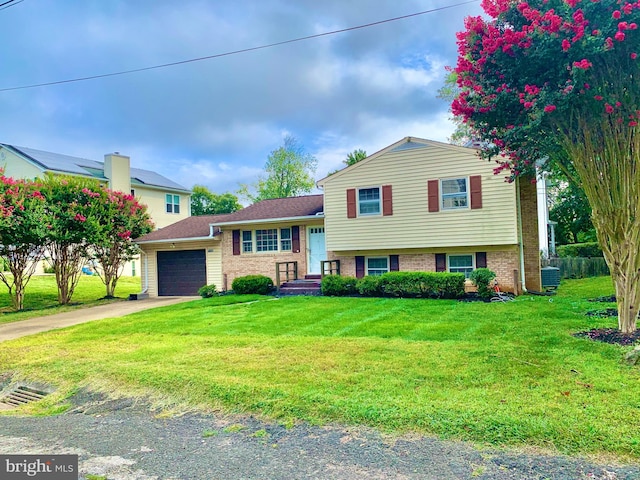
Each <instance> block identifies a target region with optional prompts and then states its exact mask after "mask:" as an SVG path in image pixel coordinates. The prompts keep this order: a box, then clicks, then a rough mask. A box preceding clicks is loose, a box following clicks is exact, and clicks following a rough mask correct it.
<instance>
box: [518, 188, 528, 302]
mask: <svg viewBox="0 0 640 480" xmlns="http://www.w3.org/2000/svg"><path fill="white" fill-rule="evenodd" d="M516 201H517V204H518V247H519V253H520V281H521V282H522V291H523V292H526V291H527V285H526V282H525V274H524V239H523V233H522V202H521V198H520V178H518V179H517V180H516Z"/></svg>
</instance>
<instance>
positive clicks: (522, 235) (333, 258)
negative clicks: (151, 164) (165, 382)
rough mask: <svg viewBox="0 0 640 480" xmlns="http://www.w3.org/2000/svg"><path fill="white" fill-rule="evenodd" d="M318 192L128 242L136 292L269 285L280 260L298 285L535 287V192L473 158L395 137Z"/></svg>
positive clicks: (323, 182)
mask: <svg viewBox="0 0 640 480" xmlns="http://www.w3.org/2000/svg"><path fill="white" fill-rule="evenodd" d="M318 186H320V187H321V188H323V190H324V195H309V196H304V197H293V198H282V199H274V200H265V201H262V202H259V203H256V204H254V205H251V206H250V207H247V208H245V209H243V210H240V211H238V212H235V213H232V214H229V215H224V216H211V217H192V218H189V219H186V220H183V221H181V222H178V223H177V224H175V225H171V226H169V227H167V228H165V229H161V230H158V231H156V232H152V233H150V234H149V235H146V236H144V237H142V238H140V239H138V242H139V243H140V245H141V247H142V249H143V251H144V252H145V254H146V259H147V265H146V267H145V268H144V269H143V274H144V273H145V272H146V273H147V275H146V283H145V280H143V284H144V285H146V286H148V293H149V294H150V295H176V294H187V293H188V294H195V293H196V291H197V288H199V287H200V286H202V285H205V284H210V283H214V284H215V285H216V287H218V289H219V290H226V289H228V288H230V287H231V282H232V281H233V279H234V278H236V277H238V276H243V275H248V274H263V275H268V276H270V277H271V278H273V279H274V281H275V280H276V264H283V263H284V262H295V263H296V265H297V272H298V277H300V278H303V277H305V276H306V275H318V274H321V273H327V271H328V270H326V271H325V272H321V262H326V263H324V264H323V265H324V267H325V269H328V268H333V269H336V268H339V269H340V273H341V274H344V275H350V276H355V277H363V276H365V275H377V274H382V273H385V272H389V271H397V270H402V271H449V272H462V273H464V274H465V275H467V276H468V275H469V274H470V273H471V272H472V271H473V270H474V269H476V268H480V267H488V268H490V269H492V270H493V271H495V272H496V273H497V275H498V280H499V282H500V285H501V287H502V288H503V289H504V290H507V291H513V292H516V293H519V292H521V291H522V289H523V288H527V289H531V290H540V289H541V281H540V258H539V251H538V230H537V228H538V227H537V201H536V187H535V185H534V184H533V183H531V182H530V181H526V180H522V181H518V182H516V183H507V182H505V180H504V178H502V177H499V176H496V175H494V174H493V165H492V164H491V163H489V162H485V161H482V160H480V159H479V157H478V155H477V151H476V150H474V149H470V148H464V147H457V146H453V145H448V144H443V143H438V142H433V141H429V140H423V139H419V138H412V137H407V138H404V139H402V140H401V141H399V142H397V143H395V144H393V145H391V146H389V147H387V148H385V149H383V150H381V151H379V152H377V153H375V154H373V155H371V156H369V157H367V158H366V159H364V160H362V161H360V162H358V163H356V164H354V165H352V166H349V167H347V168H345V169H343V170H341V171H339V172H336V173H334V174H333V175H330V176H328V177H326V178H324V179H322V180H320V181H319V182H318ZM187 257H188V258H192V260H189V262H191V263H188V264H187V263H186V262H187V260H186V258H187ZM329 262H331V263H329ZM194 271H197V272H198V273H197V275H198V276H197V279H196V277H195V274H193V273H192V272H194ZM187 281H192V283H191V285H190V286H189V287H186V288H185V289H184V290H183V289H182V288H181V287H178V285H179V284H185V285H186V282H187Z"/></svg>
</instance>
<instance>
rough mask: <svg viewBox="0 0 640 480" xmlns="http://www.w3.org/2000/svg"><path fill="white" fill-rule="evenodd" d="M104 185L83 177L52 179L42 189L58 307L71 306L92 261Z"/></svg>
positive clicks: (48, 177)
mask: <svg viewBox="0 0 640 480" xmlns="http://www.w3.org/2000/svg"><path fill="white" fill-rule="evenodd" d="M99 191H100V185H99V184H98V182H97V181H94V180H91V179H84V178H79V177H63V176H57V175H55V176H54V175H48V176H47V177H46V178H45V181H44V183H43V186H42V194H43V195H44V197H45V199H46V222H47V238H46V242H47V243H46V247H47V250H48V253H49V255H50V256H51V264H52V266H53V269H54V271H55V275H56V283H57V285H58V303H60V304H61V305H66V304H68V303H69V302H71V298H72V297H73V292H74V290H75V288H76V285H77V284H78V280H79V279H80V275H81V269H82V266H83V265H84V264H85V263H86V262H87V261H88V260H89V259H90V258H91V253H90V249H91V246H92V245H93V244H95V243H97V242H98V241H99V238H100V237H99V235H100V232H101V226H100V221H99V212H100V209H101V205H100V201H99V200H98V199H99V198H100V197H101V195H100V193H99Z"/></svg>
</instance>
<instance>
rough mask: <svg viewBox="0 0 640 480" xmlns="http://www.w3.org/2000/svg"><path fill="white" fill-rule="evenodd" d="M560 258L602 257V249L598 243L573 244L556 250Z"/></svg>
mask: <svg viewBox="0 0 640 480" xmlns="http://www.w3.org/2000/svg"><path fill="white" fill-rule="evenodd" d="M556 252H557V254H558V256H559V257H586V258H590V257H602V256H603V254H602V248H600V245H599V244H598V242H586V243H572V244H569V245H560V246H559V247H558V248H556Z"/></svg>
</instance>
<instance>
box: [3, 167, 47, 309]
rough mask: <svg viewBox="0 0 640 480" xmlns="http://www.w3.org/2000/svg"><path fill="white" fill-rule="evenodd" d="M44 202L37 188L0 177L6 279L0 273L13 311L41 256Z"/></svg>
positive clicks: (43, 236) (20, 299)
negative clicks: (7, 290) (6, 269)
mask: <svg viewBox="0 0 640 480" xmlns="http://www.w3.org/2000/svg"><path fill="white" fill-rule="evenodd" d="M45 225H46V221H45V199H44V197H43V196H42V194H41V193H40V185H39V184H38V183H36V182H32V181H28V180H14V179H12V178H8V177H5V176H4V175H1V176H0V256H1V257H2V260H3V261H4V262H5V265H6V267H7V268H8V270H9V273H10V275H7V273H5V272H4V271H0V280H2V283H4V284H5V285H6V286H7V288H8V289H9V295H10V297H11V303H12V306H13V308H14V309H15V310H22V309H23V308H24V292H25V288H26V286H27V283H29V280H30V279H31V276H32V275H33V273H34V271H35V269H36V267H37V265H38V263H39V261H40V260H42V258H43V255H44V239H45V235H46V227H45Z"/></svg>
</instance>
